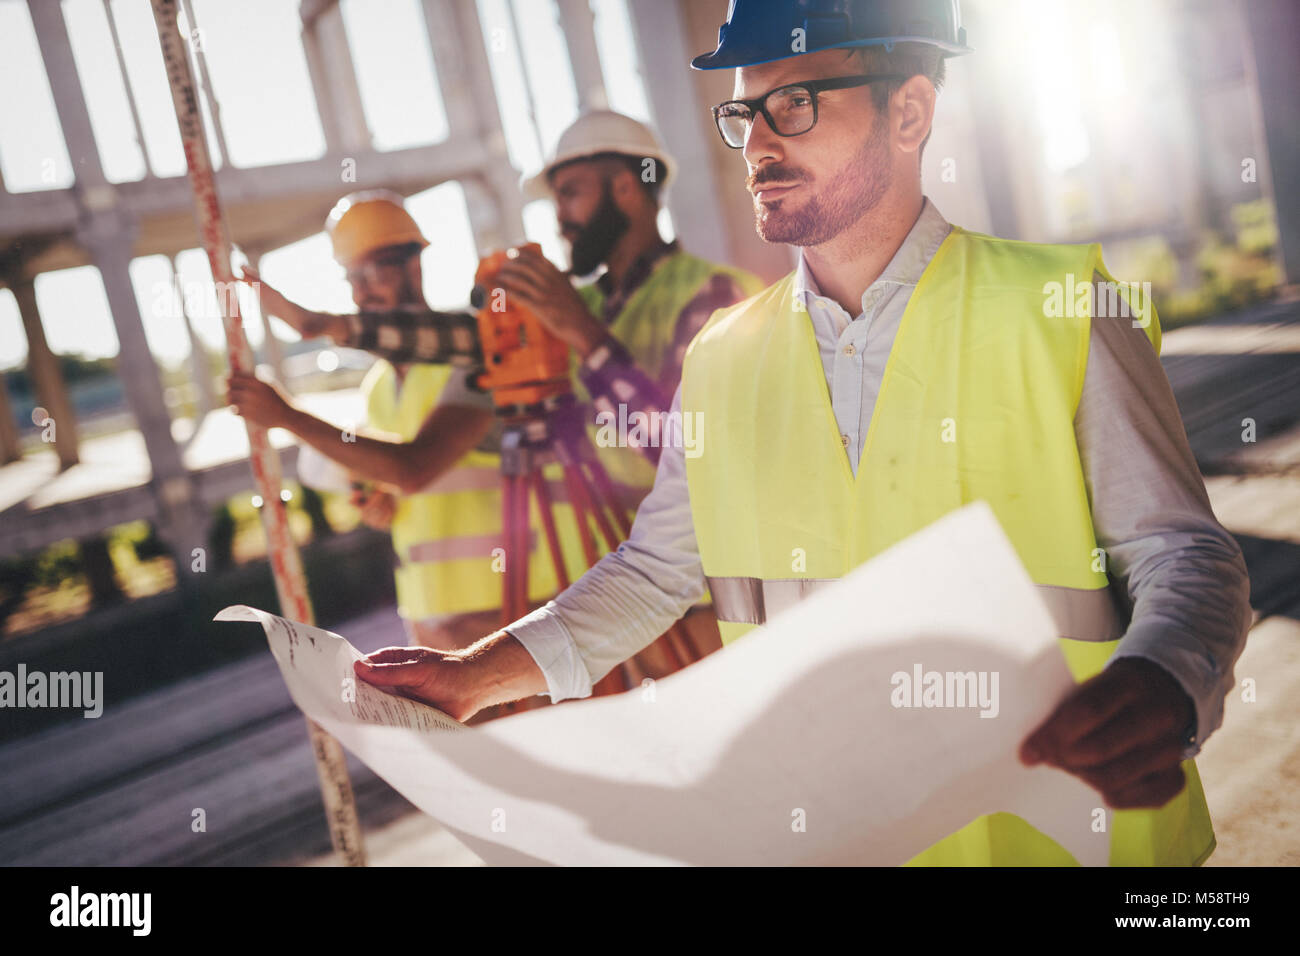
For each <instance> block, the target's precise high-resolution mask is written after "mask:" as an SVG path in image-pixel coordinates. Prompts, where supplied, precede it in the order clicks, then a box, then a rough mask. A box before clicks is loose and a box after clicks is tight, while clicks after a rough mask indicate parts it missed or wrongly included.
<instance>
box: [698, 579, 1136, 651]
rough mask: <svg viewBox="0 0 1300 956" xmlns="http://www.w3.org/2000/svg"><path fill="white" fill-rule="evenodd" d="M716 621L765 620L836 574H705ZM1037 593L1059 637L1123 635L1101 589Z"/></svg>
mask: <svg viewBox="0 0 1300 956" xmlns="http://www.w3.org/2000/svg"><path fill="white" fill-rule="evenodd" d="M705 580H706V582H707V583H708V586H709V593H710V594H711V595H712V596H713V609H714V611H715V613H716V614H717V615H718V620H719V621H727V622H730V623H733V624H766V623H767V620H768V618H772V617H776V615H778V614H780V613H781V612H782V611H784V610H785V609H786V608H788V607H791V606H792V605H795V604H798V603H799V602H800V601H802V600H803V599H804V598H805V597H807V596H808V595H810V594H813V593H815V592H816V591H818V590H819V589H820V588H823V587H825V586H826V585H828V584H834V583H835V582H836V581H838V580H839V578H776V579H767V580H764V579H762V578H741V577H731V578H715V577H707V576H706V578H705ZM1035 587H1036V588H1037V590H1038V596H1039V597H1040V598H1042V599H1043V603H1044V604H1046V605H1047V610H1048V611H1049V612H1050V613H1051V615H1052V620H1053V621H1055V622H1056V630H1057V636H1058V637H1063V638H1068V639H1070V640H1075V641H1117V640H1119V638H1120V635H1121V634H1122V633H1123V629H1122V627H1121V622H1120V618H1119V614H1118V612H1117V611H1116V609H1115V603H1114V600H1113V599H1112V598H1111V595H1110V592H1109V591H1108V590H1107V589H1105V588H1099V589H1097V590H1094V591H1087V590H1084V589H1082V588H1064V587H1056V586H1053V585H1050V584H1038V585H1035Z"/></svg>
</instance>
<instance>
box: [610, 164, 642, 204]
mask: <svg viewBox="0 0 1300 956" xmlns="http://www.w3.org/2000/svg"><path fill="white" fill-rule="evenodd" d="M609 189H610V193H611V194H612V195H613V196H614V203H615V205H617V206H618V208H619V211H620V212H623V213H626V214H628V215H632V214H633V213H635V212H636V211H637V210H639V209H640V208H641V197H642V194H643V193H644V192H645V190H644V189H643V188H642V186H641V180H640V179H639V178H638V177H637V175H636V173H634V172H632V170H630V169H628V168H627V167H626V166H620V167H619V168H618V169H616V170H615V171H614V172H613V173H612V174H611V175H610V177H609Z"/></svg>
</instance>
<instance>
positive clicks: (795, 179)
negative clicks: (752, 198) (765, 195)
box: [745, 166, 808, 193]
mask: <svg viewBox="0 0 1300 956" xmlns="http://www.w3.org/2000/svg"><path fill="white" fill-rule="evenodd" d="M807 178H808V174H807V173H806V172H804V171H803V170H802V169H796V168H795V167H793V166H764V167H763V168H762V169H760V170H758V172H755V173H752V174H751V175H750V177H749V178H748V179H746V180H745V188H746V189H748V190H749V191H750V192H751V193H752V192H754V191H755V190H756V189H759V188H761V187H763V186H772V185H777V186H793V185H795V184H796V183H801V182H804V181H805V180H807Z"/></svg>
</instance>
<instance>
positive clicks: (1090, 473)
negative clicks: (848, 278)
mask: <svg viewBox="0 0 1300 956" xmlns="http://www.w3.org/2000/svg"><path fill="white" fill-rule="evenodd" d="M950 228H951V227H950V226H949V224H948V223H947V221H945V220H944V218H943V216H941V215H940V214H939V212H938V210H937V209H936V208H935V207H934V205H933V203H931V202H930V201H929V199H926V200H925V203H924V206H923V208H922V211H921V214H920V216H919V217H918V218H917V221H916V223H915V224H914V225H913V227H912V229H911V231H910V232H909V233H908V235H907V237H906V239H904V241H903V243H902V245H901V246H900V247H899V249H898V251H897V252H896V253H895V255H894V257H893V259H892V260H891V261H890V263H889V265H887V266H886V267H885V269H884V271H883V272H882V273H881V274H880V277H879V278H878V279H876V281H875V282H873V283H872V284H871V285H870V286H869V287H868V288H867V290H866V292H864V293H863V296H862V312H861V313H859V314H858V315H857V316H855V317H852V318H850V317H849V315H848V314H847V312H845V310H844V309H842V308H841V307H840V306H839V305H838V304H837V303H836V302H834V301H833V300H831V299H829V298H827V297H825V296H822V295H821V294H820V293H819V290H818V289H817V287H816V283H815V281H814V280H813V277H812V275H811V273H810V272H809V271H808V269H807V266H806V263H805V261H804V259H803V257H802V256H800V259H799V266H798V268H797V269H796V272H795V286H794V292H795V296H796V300H797V301H801V302H802V303H803V305H804V307H805V308H806V310H807V313H808V317H809V321H811V323H812V326H813V329H814V331H815V333H816V337H817V344H818V349H819V351H820V354H821V360H822V366H823V370H824V372H825V375H826V386H827V388H828V389H829V392H830V396H831V405H832V408H833V409H834V412H835V419H836V422H837V423H838V426H839V429H840V432H841V435H842V436H846V442H845V452H846V454H847V455H848V457H849V461H850V463H851V465H852V467H853V472H854V474H855V475H856V474H857V468H858V462H859V459H860V457H861V454H862V446H863V442H864V441H865V439H866V434H867V427H868V425H869V424H870V422H871V415H872V413H873V411H874V409H875V404H876V398H877V396H878V395H879V392H880V384H881V380H882V378H883V376H884V369H885V362H886V360H887V359H888V357H889V352H890V349H891V348H892V346H893V342H894V335H895V333H896V332H897V331H898V325H899V322H900V320H901V319H902V316H903V311H904V309H905V308H906V306H907V302H908V300H909V299H910V298H911V295H912V291H913V290H914V289H915V288H916V283H917V281H918V280H919V279H920V277H921V274H922V273H923V272H924V271H925V268H926V266H927V265H928V264H929V262H930V259H931V258H932V257H933V256H934V253H935V251H936V250H937V249H938V248H939V246H940V244H941V243H942V242H943V240H944V238H945V237H946V236H947V235H948V233H949V231H950ZM672 410H673V411H674V412H680V410H681V388H680V386H679V387H678V389H677V392H676V394H675V395H674V397H673V407H672ZM676 417H677V416H671V418H672V419H673V420H675V419H676ZM1074 424H1075V438H1076V441H1077V443H1078V447H1079V451H1080V459H1081V462H1082V465H1083V471H1084V477H1085V479H1086V484H1087V489H1088V497H1089V501H1090V502H1091V503H1092V517H1093V525H1094V531H1095V534H1096V538H1097V544H1098V545H1099V546H1100V547H1102V548H1104V549H1105V551H1106V554H1107V558H1108V571H1109V573H1110V575H1111V578H1112V580H1113V582H1115V583H1116V585H1117V586H1118V590H1119V591H1120V592H1121V594H1123V593H1125V592H1126V593H1127V596H1128V600H1129V602H1130V603H1131V606H1132V618H1131V621H1130V624H1129V628H1128V630H1127V631H1126V633H1125V634H1124V637H1123V639H1122V640H1121V641H1120V644H1119V647H1118V650H1117V651H1116V653H1115V655H1114V657H1113V658H1112V660H1115V659H1118V658H1120V657H1145V658H1147V659H1149V660H1152V661H1154V662H1156V663H1157V664H1159V665H1160V666H1161V667H1163V668H1164V669H1165V670H1167V671H1168V672H1169V673H1170V674H1171V675H1173V677H1174V678H1175V679H1176V680H1177V681H1178V683H1179V684H1180V685H1181V686H1182V687H1183V689H1184V690H1185V691H1186V692H1187V694H1188V696H1190V697H1191V699H1192V701H1193V703H1194V704H1195V708H1196V722H1195V728H1196V729H1195V740H1194V741H1193V742H1192V743H1191V745H1190V746H1189V747H1188V749H1187V750H1186V752H1185V756H1189V757H1190V756H1193V755H1194V754H1195V753H1197V752H1198V751H1199V750H1200V747H1201V745H1202V744H1203V743H1204V742H1205V740H1206V738H1208V737H1209V735H1210V734H1211V733H1212V732H1213V731H1214V730H1216V729H1217V728H1218V727H1219V725H1220V724H1222V722H1223V699H1224V696H1225V695H1226V693H1227V692H1228V691H1229V690H1230V689H1231V688H1232V686H1233V672H1232V669H1233V665H1234V663H1235V662H1236V660H1237V658H1238V656H1240V654H1241V650H1242V648H1243V646H1244V645H1245V640H1246V633H1247V631H1248V630H1249V628H1250V623H1251V610H1250V601H1249V596H1250V581H1249V578H1248V576H1247V573H1246V564H1245V560H1244V558H1243V557H1242V553H1241V549H1240V547H1239V546H1238V545H1237V543H1236V541H1235V540H1234V539H1233V537H1232V536H1231V535H1230V534H1229V533H1228V532H1227V531H1226V530H1225V529H1224V528H1223V527H1222V525H1220V524H1219V522H1218V520H1217V519H1216V518H1215V517H1214V513H1213V511H1212V510H1211V508H1210V502H1209V498H1208V496H1207V495H1206V492H1205V484H1204V481H1203V480H1202V478H1201V474H1200V471H1199V469H1198V468H1197V465H1196V461H1195V459H1194V458H1193V456H1192V452H1191V449H1190V448H1189V446H1188V444H1187V435H1186V432H1185V430H1184V428H1183V424H1182V419H1181V417H1180V415H1179V412H1178V405H1177V403H1176V402H1175V400H1174V396H1173V392H1172V390H1171V388H1170V386H1169V381H1168V379H1167V378H1166V376H1165V373H1164V369H1163V368H1162V367H1161V365H1160V360H1159V358H1158V357H1157V356H1156V353H1155V350H1154V349H1153V348H1152V347H1151V343H1150V341H1149V339H1148V338H1147V335H1146V333H1145V332H1144V331H1143V330H1142V329H1141V328H1134V327H1133V324H1132V321H1131V320H1129V319H1127V318H1124V319H1097V320H1094V321H1093V322H1092V334H1091V337H1090V345H1089V350H1088V365H1087V371H1086V374H1085V376H1084V384H1083V390H1082V394H1081V396H1080V400H1079V406H1078V409H1077V411H1076V415H1075V422H1074ZM704 591H705V579H704V572H703V569H702V567H701V564H700V556H699V549H698V546H697V543H696V539H695V528H694V525H693V522H692V520H691V508H690V500H689V496H688V493H687V484H686V461H685V454H684V451H683V448H682V444H681V440H680V436H679V435H677V434H676V433H675V431H673V430H669V431H668V432H667V434H666V435H665V437H664V447H663V450H662V455H661V457H660V460H659V468H658V471H657V473H656V476H655V484H654V488H653V489H652V490H651V491H650V493H649V495H647V496H646V498H645V500H644V501H643V502H642V503H641V507H640V508H639V510H638V511H637V515H636V520H635V522H634V523H633V526H632V533H631V535H630V536H629V537H628V540H627V541H625V542H623V543H622V544H620V545H619V547H618V549H617V550H616V551H614V552H611V553H610V554H607V555H605V556H604V557H603V558H602V559H601V560H600V561H599V562H597V564H596V565H595V566H594V567H593V568H592V569H591V570H590V571H588V572H587V573H586V574H584V575H583V576H582V577H581V578H580V579H579V580H578V581H576V582H575V583H574V584H573V586H571V587H570V588H568V589H567V590H566V591H564V592H563V593H562V594H560V595H559V596H557V597H556V599H555V600H553V601H551V602H550V603H548V604H547V605H545V606H544V607H542V608H539V609H538V610H536V611H534V612H532V613H531V614H528V615H526V616H525V617H523V618H520V619H519V620H518V621H516V622H515V623H514V624H511V625H509V626H508V627H507V630H508V631H509V632H510V633H511V634H512V635H514V637H515V638H517V639H518V640H519V641H520V643H522V644H523V645H524V647H525V648H527V649H528V652H529V653H530V654H531V655H532V657H533V659H534V660H535V661H536V662H537V665H538V667H539V668H541V670H542V673H543V674H544V675H545V676H546V682H547V688H548V692H549V694H550V697H551V699H552V700H553V701H559V700H563V699H565V698H570V697H586V696H588V695H589V694H590V693H591V688H592V685H593V684H594V683H595V682H596V681H598V680H599V679H600V678H601V677H603V676H604V675H605V674H607V673H608V672H609V671H610V670H612V669H613V668H614V667H615V666H617V665H618V664H619V663H621V662H622V661H624V660H626V659H627V658H629V657H631V656H632V655H634V654H635V653H636V652H637V651H639V650H641V648H643V647H645V646H646V645H648V644H650V643H651V642H652V641H654V640H655V638H657V637H658V636H659V635H660V634H661V633H662V632H663V631H664V630H666V629H667V628H668V626H669V625H670V624H672V622H674V621H676V620H677V619H678V618H679V617H681V615H682V614H683V613H685V611H686V610H687V608H689V607H690V606H691V605H692V604H694V603H695V602H696V601H698V600H699V598H700V596H701V595H702V594H703V593H704Z"/></svg>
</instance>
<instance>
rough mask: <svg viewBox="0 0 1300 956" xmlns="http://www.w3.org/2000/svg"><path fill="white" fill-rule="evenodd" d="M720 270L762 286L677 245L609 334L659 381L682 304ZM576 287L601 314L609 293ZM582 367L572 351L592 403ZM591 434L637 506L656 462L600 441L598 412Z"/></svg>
mask: <svg viewBox="0 0 1300 956" xmlns="http://www.w3.org/2000/svg"><path fill="white" fill-rule="evenodd" d="M719 273H721V274H723V275H726V276H729V277H730V278H731V279H732V280H733V281H734V282H735V283H736V285H737V286H738V287H739V288H740V290H741V292H742V294H744V295H753V294H754V293H756V292H758V291H759V290H760V289H761V288H762V287H763V283H762V280H760V279H759V278H758V277H757V276H754V275H752V274H751V273H748V272H745V271H744V270H743V269H734V268H732V267H730V266H722V265H718V264H717V263H714V262H709V261H707V260H705V259H701V258H699V257H698V256H693V255H691V254H690V253H688V252H685V251H683V250H681V249H678V250H677V251H675V252H670V253H668V254H667V255H665V256H664V257H663V258H662V259H660V260H659V261H658V262H657V263H655V266H654V269H653V271H652V272H651V273H650V276H649V277H648V278H647V279H646V280H645V282H643V283H642V284H641V286H640V287H639V288H638V289H637V290H636V291H635V292H633V293H632V295H631V297H630V298H629V299H628V300H627V302H626V303H625V304H624V306H623V309H622V311H620V312H619V313H618V315H617V316H615V318H614V321H613V322H611V323H610V325H609V331H610V334H611V335H613V336H614V338H616V339H618V340H619V342H621V343H622V344H623V346H624V347H625V348H626V349H627V350H628V351H629V352H630V353H631V354H632V357H633V358H634V359H635V360H636V363H637V365H638V367H639V368H640V369H641V370H642V371H643V372H645V373H646V374H647V375H649V376H650V378H651V379H653V380H655V381H658V379H659V377H660V376H661V375H662V374H663V371H664V368H665V367H667V366H669V365H670V364H671V363H672V361H673V355H672V351H673V345H674V341H673V339H674V336H675V335H676V332H677V317H678V316H679V315H680V314H681V311H682V309H684V308H686V306H687V304H688V303H689V302H690V301H691V300H692V299H693V298H695V296H696V295H698V294H699V292H700V290H701V289H702V288H703V287H704V284H705V282H707V281H708V280H709V279H711V278H712V277H713V276H715V275H718V274H719ZM578 293H579V295H580V296H581V297H582V299H583V301H584V302H585V303H586V305H587V308H588V309H590V310H591V312H592V314H593V315H595V316H597V317H599V316H600V314H601V310H602V307H603V305H604V301H605V296H604V294H603V293H602V292H601V291H600V289H599V288H598V287H597V285H596V284H595V283H591V284H589V285H586V286H583V287H582V288H580V289H579V290H578ZM578 367H579V360H578V357H577V354H576V353H574V355H573V375H572V378H573V383H574V393H575V395H576V397H577V399H578V401H580V402H584V403H590V401H591V396H590V394H588V392H587V390H586V388H585V387H584V386H583V384H582V379H581V378H580V377H579V376H578ZM668 398H669V399H671V398H672V396H671V395H669V396H668ZM664 411H665V412H667V411H668V409H667V408H665V409H664ZM588 437H589V438H590V439H591V443H592V446H593V447H594V448H595V449H596V454H597V457H598V458H599V459H600V462H601V464H602V465H604V466H605V470H606V471H607V472H609V476H610V478H611V479H613V481H614V483H615V486H616V487H618V488H619V489H620V490H621V491H622V492H623V493H624V496H625V500H627V501H629V502H630V504H631V505H632V506H633V507H635V505H636V504H640V502H641V499H642V498H644V497H645V496H646V495H647V494H648V493H649V491H650V489H651V487H653V486H654V482H655V466H654V465H652V464H651V463H650V461H649V460H648V459H647V458H646V457H645V456H644V455H643V454H642V453H641V452H639V451H638V450H636V449H635V448H625V447H617V446H608V447H602V446H601V444H600V443H599V442H598V441H597V426H596V424H595V421H594V418H593V420H592V421H589V422H588Z"/></svg>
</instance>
